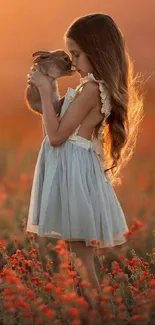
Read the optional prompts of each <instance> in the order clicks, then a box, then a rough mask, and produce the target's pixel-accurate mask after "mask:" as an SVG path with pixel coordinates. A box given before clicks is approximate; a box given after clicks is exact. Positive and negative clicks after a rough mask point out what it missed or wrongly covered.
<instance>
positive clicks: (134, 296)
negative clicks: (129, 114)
mask: <svg viewBox="0 0 155 325" xmlns="http://www.w3.org/2000/svg"><path fill="white" fill-rule="evenodd" d="M152 113H153V106H152V109H151V107H150V110H148V112H146V116H145V120H144V123H143V125H142V128H141V130H140V135H139V139H138V143H137V148H136V151H135V155H134V157H133V158H132V160H131V162H130V163H129V165H128V166H127V167H126V169H125V171H124V172H123V180H122V186H121V187H118V188H116V193H117V195H118V197H119V200H120V202H121V204H122V207H123V209H124V211H125V214H126V217H127V223H128V225H129V228H130V230H129V232H128V233H126V234H124V235H125V236H126V238H127V242H126V243H125V244H124V245H122V246H118V247H114V248H105V252H104V254H100V252H99V250H98V249H97V248H94V261H95V266H96V272H97V275H98V278H99V281H100V284H101V286H102V290H103V295H102V296H101V297H100V298H99V297H98V295H97V292H96V291H95V290H93V289H92V287H91V283H90V282H89V279H88V278H87V273H86V269H85V267H84V265H82V262H81V261H80V260H79V259H77V258H76V257H75V255H74V254H69V250H68V247H67V246H66V245H65V242H64V241H63V240H59V241H56V240H54V239H48V238H45V239H42V240H41V239H38V237H37V236H36V235H33V234H31V233H26V231H25V226H26V220H27V213H28V205H29V198H30V190H31V185H32V178H33V172H34V166H35V162H36V157H37V153H38V148H37V150H36V151H31V152H30V151H29V150H26V149H25V151H23V150H22V154H21V151H20V152H18V151H17V150H14V149H13V148H12V149H11V148H7V147H5V144H4V145H3V147H1V148H0V154H1V160H0V325H2V324H3V325H35V324H38V325H39V324H40V325H49V324H52V325H61V324H64V325H80V324H81V325H82V324H86V325H87V324H88V325H89V324H90V325H93V324H95V325H100V324H104V325H106V324H108V325H121V324H122V325H131V324H144V325H153V324H155V242H154V238H155V218H154V217H155V199H154V198H155V169H154V161H155V152H154V151H153V149H152V143H153V136H154V126H153V119H152ZM20 148H21V147H20ZM92 243H94V241H93V238H92ZM71 262H72V264H73V268H72V267H71ZM77 270H78V271H77Z"/></svg>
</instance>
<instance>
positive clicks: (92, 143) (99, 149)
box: [59, 73, 111, 158]
mask: <svg viewBox="0 0 155 325" xmlns="http://www.w3.org/2000/svg"><path fill="white" fill-rule="evenodd" d="M90 80H93V81H95V82H97V83H98V84H99V89H100V97H101V103H102V107H101V112H102V113H103V114H104V118H103V121H102V128H104V126H105V124H106V119H107V118H108V116H109V115H110V113H111V105H110V100H109V94H108V91H107V88H106V87H105V85H104V83H103V82H102V81H100V80H96V79H95V78H94V76H93V74H92V73H88V76H86V77H85V78H81V79H80V81H81V82H80V84H79V85H78V86H77V87H76V88H75V89H73V88H70V87H68V90H67V92H66V95H65V99H64V102H63V105H62V108H61V113H60V116H59V120H60V119H61V118H62V116H63V115H64V114H65V112H66V110H67V108H68V106H69V104H70V103H71V101H72V100H73V98H74V97H75V96H76V94H77V93H79V92H80V91H81V90H82V88H83V85H84V83H85V82H87V81H90ZM80 127H81V124H80V125H79V126H78V127H77V128H76V130H75V131H74V132H73V134H72V135H71V136H70V137H69V139H71V140H72V141H78V142H80V144H81V145H82V146H84V147H85V148H87V149H88V148H90V147H92V149H93V150H94V151H95V152H96V153H97V155H99V156H101V157H102V158H103V142H102V139H99V138H97V137H96V136H95V135H93V139H92V140H88V139H86V138H83V137H81V136H79V135H78V131H79V129H80Z"/></svg>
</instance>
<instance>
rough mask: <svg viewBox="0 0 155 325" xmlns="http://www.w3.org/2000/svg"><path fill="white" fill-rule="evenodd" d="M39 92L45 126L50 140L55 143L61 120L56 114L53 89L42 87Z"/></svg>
mask: <svg viewBox="0 0 155 325" xmlns="http://www.w3.org/2000/svg"><path fill="white" fill-rule="evenodd" d="M39 92H40V97H41V103H42V112H43V117H42V118H43V122H44V126H45V129H46V133H47V135H48V138H49V140H50V142H51V143H53V142H54V140H55V138H56V133H57V130H58V128H59V120H58V117H57V115H56V112H55V109H54V106H53V104H52V102H51V90H50V89H43V88H40V89H39Z"/></svg>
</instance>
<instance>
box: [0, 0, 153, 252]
mask: <svg viewBox="0 0 155 325" xmlns="http://www.w3.org/2000/svg"><path fill="white" fill-rule="evenodd" d="M93 12H102V13H106V14H108V15H111V16H112V17H113V19H114V20H115V21H116V23H117V24H118V26H119V27H120V29H121V31H122V33H123V34H124V36H125V39H126V43H127V47H128V51H129V54H130V56H131V57H132V60H133V61H134V67H135V72H136V73H141V74H142V75H143V78H144V80H145V86H144V111H145V117H144V120H143V122H142V124H141V127H140V130H139V136H138V139H137V147H136V150H135V153H134V156H133V158H132V160H131V161H130V163H129V164H128V165H127V167H126V168H125V169H124V170H123V171H122V180H123V181H122V186H120V187H117V188H116V193H117V195H118V197H119V200H120V203H121V205H122V207H123V209H124V212H125V215H126V218H127V222H128V225H129V226H130V225H131V224H132V218H137V219H138V220H140V221H141V222H142V223H143V228H142V229H140V230H139V232H137V235H135V238H134V241H133V243H132V245H133V246H134V247H139V249H140V247H141V248H142V247H143V249H145V250H147V251H148V250H150V249H152V248H153V247H154V236H153V230H154V229H155V221H154V220H155V168H154V166H155V150H154V138H155V105H154V104H155V91H154V87H155V73H154V69H155V65H154V63H155V2H154V0H136V1H135V0H124V1H122V0H108V1H102V0H89V1H82V0H78V1H77V0H74V1H71V0H65V1H63V0H57V1H49V0H44V1H41V0H39V1H31V0H22V1H21V0H14V1H13V0H11V1H10V0H0V42H1V51H0V103H1V105H0V180H1V182H0V218H1V219H0V220H1V233H2V232H3V233H5V234H6V229H9V230H10V232H11V233H17V228H16V223H15V220H16V221H19V220H21V218H23V217H24V218H27V212H28V204H29V198H30V190H31V185H32V178H33V172H34V167H35V163H36V159H37V155H38V151H39V149H40V145H41V141H42V139H43V135H42V126H41V118H40V116H38V115H36V114H33V113H32V112H31V111H30V110H29V109H28V108H27V106H26V104H25V98H24V92H25V88H26V83H27V76H26V75H27V73H28V71H29V69H30V66H31V64H32V53H33V52H35V51H37V50H54V49H58V48H62V49H65V44H64V40H63V36H64V33H65V32H66V29H67V28H68V27H69V25H70V24H71V23H72V21H73V20H74V19H77V18H78V17H79V16H83V15H86V14H89V13H93ZM58 83H59V90H60V95H61V96H63V95H64V94H65V93H66V91H67V88H68V87H76V86H77V84H78V83H79V77H78V76H77V75H76V76H72V77H66V78H62V79H59V81H58ZM20 231H21V229H20V230H18V233H19V234H20ZM7 233H8V231H7ZM21 233H22V232H21ZM1 236H2V235H1ZM21 237H22V234H21Z"/></svg>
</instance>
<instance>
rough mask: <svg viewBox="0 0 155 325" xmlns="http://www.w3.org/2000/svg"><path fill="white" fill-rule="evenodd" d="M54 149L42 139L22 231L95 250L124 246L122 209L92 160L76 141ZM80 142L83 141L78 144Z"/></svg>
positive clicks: (84, 146)
mask: <svg viewBox="0 0 155 325" xmlns="http://www.w3.org/2000/svg"><path fill="white" fill-rule="evenodd" d="M77 139H78V140H79V141H72V140H71V139H68V140H67V141H65V142H64V143H63V144H62V145H60V146H59V147H53V146H52V145H51V144H50V142H49V138H48V136H47V135H46V136H45V138H44V140H43V142H42V145H41V148H40V151H39V154H38V158H37V162H36V166H35V171H34V178H33V183H32V190H31V197H30V205H29V213H28V220H27V228H26V231H29V232H33V233H37V234H38V236H41V237H51V238H57V239H63V240H72V241H74V240H75V241H77V240H79V241H84V242H85V244H86V246H89V245H90V246H94V245H93V244H91V243H90V240H91V239H95V240H97V241H100V244H99V246H98V247H100V248H103V247H109V246H110V247H113V246H116V245H121V244H123V243H125V242H126V238H125V236H124V235H123V234H124V232H126V231H128V230H129V229H128V226H127V223H126V220H125V215H124V213H123V210H122V207H121V205H120V203H119V201H118V198H117V196H116V194H115V191H114V189H113V186H112V185H111V183H110V181H109V180H108V178H107V177H106V176H105V173H104V172H103V169H102V168H101V164H100V162H99V160H98V159H97V155H96V153H95V152H94V150H93V149H92V148H91V147H88V146H87V144H89V143H91V141H89V140H87V139H85V138H82V137H77ZM81 140H82V141H81Z"/></svg>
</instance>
